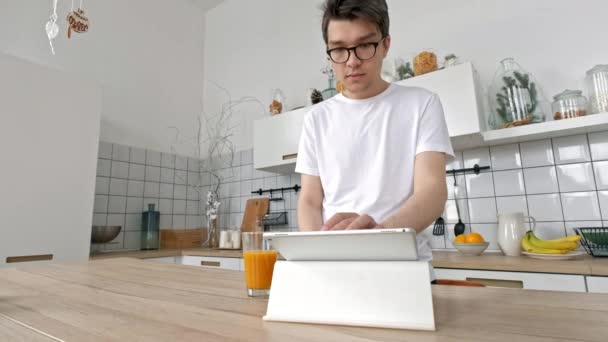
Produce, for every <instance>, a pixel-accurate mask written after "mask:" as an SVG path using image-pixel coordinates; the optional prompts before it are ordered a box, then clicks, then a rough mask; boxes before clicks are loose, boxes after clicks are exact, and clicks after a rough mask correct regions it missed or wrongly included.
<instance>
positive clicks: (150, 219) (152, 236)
mask: <svg viewBox="0 0 608 342" xmlns="http://www.w3.org/2000/svg"><path fill="white" fill-rule="evenodd" d="M159 227H160V212H158V211H156V210H155V209H154V203H150V204H148V210H147V211H144V212H143V213H142V217H141V249H142V250H149V249H158V247H159V245H160V228H159Z"/></svg>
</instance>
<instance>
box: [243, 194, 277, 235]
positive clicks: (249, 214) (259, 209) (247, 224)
mask: <svg viewBox="0 0 608 342" xmlns="http://www.w3.org/2000/svg"><path fill="white" fill-rule="evenodd" d="M269 203H270V199H269V198H268V197H260V198H252V199H249V200H247V204H246V205H245V213H244V214H243V222H242V223H241V231H242V232H253V231H255V219H256V218H259V219H260V220H261V219H262V218H263V217H264V215H266V214H267V213H268V206H269Z"/></svg>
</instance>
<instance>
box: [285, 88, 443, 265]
mask: <svg viewBox="0 0 608 342" xmlns="http://www.w3.org/2000/svg"><path fill="white" fill-rule="evenodd" d="M426 151H437V152H443V153H446V154H447V155H449V156H450V159H451V158H453V156H454V152H453V150H452V145H451V143H450V138H449V135H448V130H447V126H446V123H445V118H444V116H443V108H442V106H441V102H440V101H439V97H438V96H437V95H435V94H434V93H432V92H429V91H428V90H425V89H422V88H415V87H405V86H400V85H396V84H394V83H392V84H390V86H389V87H388V88H387V89H386V90H385V91H383V92H382V93H380V94H378V95H376V96H374V97H371V98H367V99H363V100H354V99H349V98H347V97H345V96H343V95H342V94H338V95H336V96H334V97H332V98H331V99H328V100H325V101H323V102H321V103H319V104H317V105H315V106H313V107H312V109H311V110H310V112H308V113H307V114H306V116H305V118H304V125H303V128H302V134H301V137H300V145H299V150H298V160H297V163H296V172H298V173H301V174H306V175H312V176H319V177H320V179H321V184H322V186H323V193H324V198H323V222H325V221H327V220H328V219H329V218H331V217H332V216H333V215H334V214H336V213H339V212H355V213H359V214H368V215H370V216H371V217H373V218H374V220H376V222H378V223H379V222H382V221H383V220H384V219H386V218H388V217H389V216H390V215H392V214H394V213H395V212H396V211H397V210H398V209H399V208H400V207H401V206H402V205H403V204H404V203H405V201H406V200H407V199H408V198H409V197H410V196H411V195H412V192H413V185H414V161H415V157H416V155H417V154H418V153H421V152H426ZM417 240H418V241H417V242H418V254H419V257H420V259H421V260H422V259H428V260H431V259H432V254H431V247H430V243H429V241H428V239H427V237H426V236H424V235H423V234H420V235H418V238H417Z"/></svg>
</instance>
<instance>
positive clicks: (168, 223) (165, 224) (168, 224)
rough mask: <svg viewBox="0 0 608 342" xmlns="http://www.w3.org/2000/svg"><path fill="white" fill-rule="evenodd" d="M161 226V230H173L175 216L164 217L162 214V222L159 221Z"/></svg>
mask: <svg viewBox="0 0 608 342" xmlns="http://www.w3.org/2000/svg"><path fill="white" fill-rule="evenodd" d="M159 221H160V222H159V226H160V229H171V228H173V215H168V214H166V215H163V214H160V220H159Z"/></svg>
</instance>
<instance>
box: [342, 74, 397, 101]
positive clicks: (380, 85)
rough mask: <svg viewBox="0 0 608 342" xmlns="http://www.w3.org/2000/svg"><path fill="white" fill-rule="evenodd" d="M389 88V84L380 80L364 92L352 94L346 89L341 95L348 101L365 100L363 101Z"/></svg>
mask: <svg viewBox="0 0 608 342" xmlns="http://www.w3.org/2000/svg"><path fill="white" fill-rule="evenodd" d="M389 86H390V83H388V82H386V81H385V80H383V79H380V80H379V81H378V82H376V83H375V84H374V85H373V86H371V87H370V88H369V89H366V90H365V91H364V92H361V93H355V94H353V93H351V92H349V91H348V89H346V90H345V91H344V92H343V93H342V94H343V95H344V96H345V97H347V98H349V99H353V100H365V99H369V98H370V97H374V96H376V95H379V94H381V93H382V92H383V91H385V90H386V89H388V87H389Z"/></svg>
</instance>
